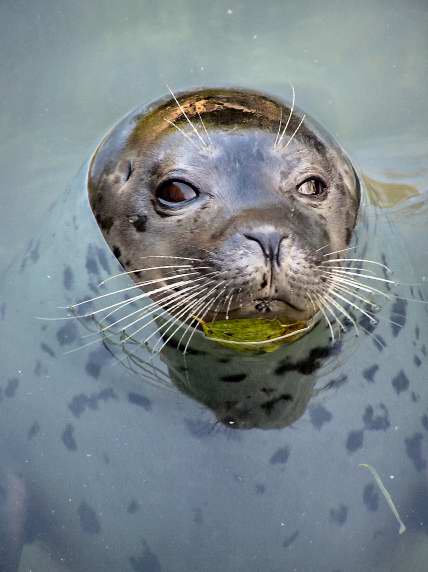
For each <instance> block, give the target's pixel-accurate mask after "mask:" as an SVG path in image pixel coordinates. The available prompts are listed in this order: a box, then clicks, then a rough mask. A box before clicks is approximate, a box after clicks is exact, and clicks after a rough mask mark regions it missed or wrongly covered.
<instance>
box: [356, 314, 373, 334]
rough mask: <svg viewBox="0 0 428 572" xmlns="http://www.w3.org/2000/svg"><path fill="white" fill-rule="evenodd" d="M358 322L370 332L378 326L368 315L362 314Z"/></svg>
mask: <svg viewBox="0 0 428 572" xmlns="http://www.w3.org/2000/svg"><path fill="white" fill-rule="evenodd" d="M358 323H359V324H360V326H361V327H362V328H363V329H365V330H367V332H369V333H370V334H371V333H373V332H374V331H375V329H376V327H377V322H374V321H373V320H372V319H370V318H369V317H368V316H362V317H361V318H360V319H359V320H358Z"/></svg>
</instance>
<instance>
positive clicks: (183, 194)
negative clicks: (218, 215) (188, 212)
mask: <svg viewBox="0 0 428 572" xmlns="http://www.w3.org/2000/svg"><path fill="white" fill-rule="evenodd" d="M197 196H198V193H197V191H196V190H195V189H194V188H193V187H191V186H190V185H189V184H188V183H183V182H182V181H165V183H162V184H161V185H160V186H159V187H158V188H157V189H156V198H157V200H158V202H159V204H160V205H162V206H164V207H169V208H171V207H172V208H174V207H181V206H183V205H184V204H185V203H188V202H190V201H192V200H193V199H196V197H197Z"/></svg>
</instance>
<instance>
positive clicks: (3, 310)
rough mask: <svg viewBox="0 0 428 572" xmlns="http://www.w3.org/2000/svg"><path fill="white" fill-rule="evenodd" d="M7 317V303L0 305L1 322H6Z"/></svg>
mask: <svg viewBox="0 0 428 572" xmlns="http://www.w3.org/2000/svg"><path fill="white" fill-rule="evenodd" d="M5 317H6V302H3V303H2V304H0V320H2V321H3V320H4V319H5Z"/></svg>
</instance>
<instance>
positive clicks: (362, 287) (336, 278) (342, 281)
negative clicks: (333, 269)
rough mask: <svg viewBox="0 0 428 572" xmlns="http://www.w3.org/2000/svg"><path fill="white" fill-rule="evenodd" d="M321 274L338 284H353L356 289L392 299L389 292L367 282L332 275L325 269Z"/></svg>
mask: <svg viewBox="0 0 428 572" xmlns="http://www.w3.org/2000/svg"><path fill="white" fill-rule="evenodd" d="M321 274H324V275H325V276H328V277H329V278H330V279H332V280H334V281H335V282H337V283H339V284H348V285H349V286H353V287H354V288H357V289H358V290H363V291H364V292H370V293H371V294H373V293H376V294H380V295H381V296H384V297H385V298H387V299H388V300H391V299H392V296H391V295H390V294H387V293H386V292H383V291H382V290H379V289H378V288H375V287H374V286H369V285H368V284H363V283H361V282H358V280H355V279H353V278H345V277H344V276H339V275H332V273H330V272H326V271H321Z"/></svg>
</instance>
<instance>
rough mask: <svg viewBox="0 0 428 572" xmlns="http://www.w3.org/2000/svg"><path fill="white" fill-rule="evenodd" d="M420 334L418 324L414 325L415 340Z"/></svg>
mask: <svg viewBox="0 0 428 572" xmlns="http://www.w3.org/2000/svg"><path fill="white" fill-rule="evenodd" d="M420 335H421V330H420V328H419V326H416V327H415V338H416V339H417V340H419V337H420Z"/></svg>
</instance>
